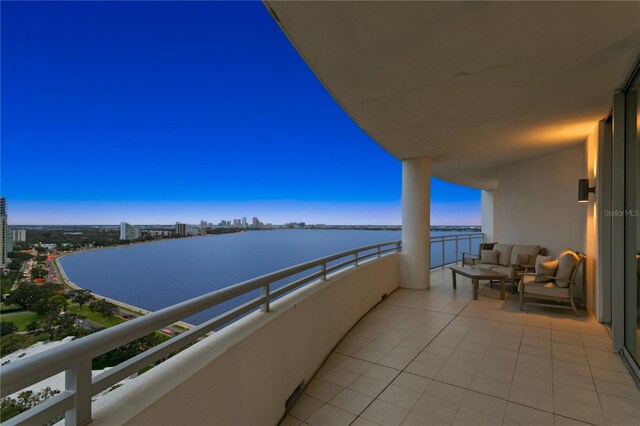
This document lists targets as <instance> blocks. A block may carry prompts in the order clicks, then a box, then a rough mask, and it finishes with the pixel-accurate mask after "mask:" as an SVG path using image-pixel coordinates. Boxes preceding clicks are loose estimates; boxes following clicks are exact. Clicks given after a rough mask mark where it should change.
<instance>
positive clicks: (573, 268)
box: [519, 250, 586, 316]
mask: <svg viewBox="0 0 640 426" xmlns="http://www.w3.org/2000/svg"><path fill="white" fill-rule="evenodd" d="M585 260H586V256H585V255H584V254H583V253H580V252H574V251H573V250H565V251H564V252H562V253H561V254H560V256H558V261H559V264H558V269H557V270H556V272H555V274H554V275H553V276H551V275H541V274H537V275H536V274H535V273H529V272H525V273H523V276H522V279H521V280H520V283H519V291H520V310H521V311H522V310H524V304H525V303H527V304H530V305H535V306H548V307H558V308H566V309H572V310H573V312H574V313H575V315H576V316H579V314H578V310H577V309H576V304H575V300H574V295H575V288H576V277H577V276H578V271H579V270H580V268H581V267H582V265H584V262H585ZM536 272H538V271H536ZM527 299H540V300H548V301H554V302H568V303H569V305H570V306H562V305H557V304H549V303H539V302H529V301H527Z"/></svg>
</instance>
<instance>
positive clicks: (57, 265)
mask: <svg viewBox="0 0 640 426" xmlns="http://www.w3.org/2000/svg"><path fill="white" fill-rule="evenodd" d="M203 236H204V235H203ZM148 242H152V243H153V242H156V241H145V242H143V243H140V244H144V243H148ZM106 248H113V247H98V248H95V249H93V248H92V249H88V250H87V251H89V250H100V249H106ZM83 251H84V250H82V251H81V252H83ZM73 254H77V252H73V253H66V254H63V255H61V256H58V257H56V258H55V259H53V264H54V265H55V268H56V269H57V271H58V278H59V280H61V281H62V284H63V285H65V286H67V287H69V288H71V289H73V290H84V289H83V288H82V287H80V286H78V285H77V284H76V283H74V282H73V281H71V280H70V279H69V277H68V276H67V273H66V272H65V271H64V268H63V267H62V265H61V264H60V262H58V260H59V259H61V258H63V257H65V256H71V255H73ZM91 295H92V296H93V297H95V298H97V299H103V300H106V301H107V302H111V303H113V304H114V305H116V306H118V307H120V308H124V309H126V310H128V311H131V312H133V313H136V314H139V315H141V316H142V315H148V314H151V313H153V311H149V310H147V309H144V308H140V307H138V306H133V305H130V304H128V303H124V302H121V301H119V300H116V299H112V298H110V297H107V296H103V295H101V294H97V293H94V292H93V291H91ZM173 324H175V325H177V326H179V327H183V328H186V329H187V330H189V329H192V328H195V325H193V324H189V323H188V322H184V321H177V322H174V323H173ZM173 324H168V325H167V327H169V326H171V325H173Z"/></svg>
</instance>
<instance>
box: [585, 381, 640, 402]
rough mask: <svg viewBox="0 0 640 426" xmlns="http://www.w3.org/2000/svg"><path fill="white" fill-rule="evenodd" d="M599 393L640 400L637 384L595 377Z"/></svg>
mask: <svg viewBox="0 0 640 426" xmlns="http://www.w3.org/2000/svg"><path fill="white" fill-rule="evenodd" d="M594 381H595V382H596V390H597V391H598V393H605V394H607V395H613V396H619V397H621V398H626V399H631V400H635V401H640V391H639V390H638V388H637V387H636V386H635V385H623V384H620V383H614V382H609V381H607V380H602V379H594Z"/></svg>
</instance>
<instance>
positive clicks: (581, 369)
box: [553, 359, 591, 377]
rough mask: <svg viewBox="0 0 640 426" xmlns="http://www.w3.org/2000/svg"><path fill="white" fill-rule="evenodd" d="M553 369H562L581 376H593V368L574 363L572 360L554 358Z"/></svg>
mask: <svg viewBox="0 0 640 426" xmlns="http://www.w3.org/2000/svg"><path fill="white" fill-rule="evenodd" d="M553 371H554V372H555V371H562V372H563V373H570V374H578V375H581V376H587V377H591V369H590V368H589V366H587V365H582V364H574V363H572V362H567V361H561V360H559V359H554V360H553Z"/></svg>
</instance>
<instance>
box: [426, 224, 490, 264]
mask: <svg viewBox="0 0 640 426" xmlns="http://www.w3.org/2000/svg"><path fill="white" fill-rule="evenodd" d="M472 240H480V243H483V242H484V234H483V233H479V232H478V233H467V234H454V235H438V236H435V237H431V240H430V243H431V248H433V244H434V243H440V245H441V247H440V248H441V254H442V263H439V264H435V265H434V264H432V265H431V269H436V268H444V267H445V266H447V265H451V264H456V263H458V262H459V261H460V257H459V255H460V249H459V248H460V247H459V243H460V241H464V242H465V243H467V249H468V250H469V251H471V241H472ZM451 241H454V242H455V255H454V256H453V257H452V258H451V260H450V261H449V262H447V258H446V250H445V243H447V242H451Z"/></svg>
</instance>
